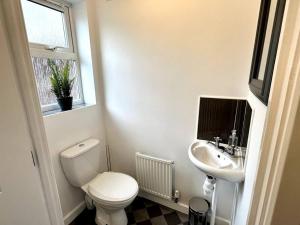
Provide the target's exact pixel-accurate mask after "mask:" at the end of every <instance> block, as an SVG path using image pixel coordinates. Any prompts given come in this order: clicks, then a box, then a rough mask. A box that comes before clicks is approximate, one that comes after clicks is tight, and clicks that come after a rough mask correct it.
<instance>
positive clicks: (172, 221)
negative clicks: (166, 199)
mask: <svg viewBox="0 0 300 225" xmlns="http://www.w3.org/2000/svg"><path fill="white" fill-rule="evenodd" d="M164 217H165V219H166V221H167V224H168V225H177V224H180V223H181V220H180V218H179V216H178V215H177V213H176V212H172V213H169V214H165V215H164Z"/></svg>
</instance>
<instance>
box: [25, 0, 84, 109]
mask: <svg viewBox="0 0 300 225" xmlns="http://www.w3.org/2000/svg"><path fill="white" fill-rule="evenodd" d="M21 4H22V9H23V15H24V21H25V27H26V32H27V37H28V41H29V46H30V53H31V59H32V65H33V70H34V74H35V80H36V84H37V90H38V95H39V99H40V103H41V107H42V111H43V112H45V111H50V110H55V109H58V108H59V106H58V104H57V101H56V97H55V95H54V94H53V93H52V92H51V86H50V80H49V76H50V74H51V72H50V68H49V67H48V65H47V60H48V59H53V60H54V61H55V62H56V64H57V65H59V67H63V65H64V63H66V61H68V62H69V64H70V68H71V70H70V76H71V77H76V78H75V82H74V86H73V90H72V96H73V104H82V103H83V102H84V99H83V94H82V84H81V76H80V69H79V63H78V56H77V54H76V52H75V50H74V46H73V39H72V37H73V35H72V29H71V25H70V16H69V8H68V6H65V5H60V4H55V3H53V2H52V1H51V2H50V1H46V0H21Z"/></svg>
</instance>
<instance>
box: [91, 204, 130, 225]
mask: <svg viewBox="0 0 300 225" xmlns="http://www.w3.org/2000/svg"><path fill="white" fill-rule="evenodd" d="M96 209H97V211H96V218H95V222H96V224H97V225H127V222H128V220H127V216H126V213H125V210H124V209H118V210H107V209H103V208H102V207H99V206H96Z"/></svg>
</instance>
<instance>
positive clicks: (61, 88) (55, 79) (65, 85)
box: [48, 59, 75, 111]
mask: <svg viewBox="0 0 300 225" xmlns="http://www.w3.org/2000/svg"><path fill="white" fill-rule="evenodd" d="M48 66H49V67H50V69H51V75H50V82H51V91H52V92H53V93H54V94H55V96H56V98H57V102H58V104H59V106H60V108H61V111H66V110H71V109H72V103H73V97H72V96H71V91H72V88H73V84H74V80H75V77H74V78H70V65H69V62H68V61H67V62H66V63H65V65H64V66H63V68H61V69H59V67H58V65H56V63H55V62H54V60H51V59H48Z"/></svg>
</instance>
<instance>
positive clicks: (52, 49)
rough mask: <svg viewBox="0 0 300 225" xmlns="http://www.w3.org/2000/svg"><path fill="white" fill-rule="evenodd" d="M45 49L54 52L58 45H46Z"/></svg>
mask: <svg viewBox="0 0 300 225" xmlns="http://www.w3.org/2000/svg"><path fill="white" fill-rule="evenodd" d="M45 49H46V50H49V51H52V52H54V51H55V50H56V49H58V47H57V46H55V47H46V48H45Z"/></svg>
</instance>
